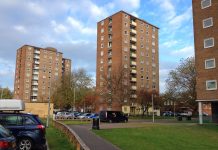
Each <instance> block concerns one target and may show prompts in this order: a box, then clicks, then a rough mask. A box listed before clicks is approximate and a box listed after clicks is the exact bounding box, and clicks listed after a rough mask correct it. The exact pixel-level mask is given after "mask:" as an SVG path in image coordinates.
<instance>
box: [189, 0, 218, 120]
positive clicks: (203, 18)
mask: <svg viewBox="0 0 218 150" xmlns="http://www.w3.org/2000/svg"><path fill="white" fill-rule="evenodd" d="M192 5H193V19H194V42H195V63H196V70H197V79H196V80H197V89H196V90H197V91H196V92H197V102H198V105H199V118H200V119H199V122H200V124H202V123H203V122H202V107H203V109H204V108H205V107H204V106H206V107H207V106H208V104H209V105H210V106H211V112H212V120H213V121H214V122H218V90H217V81H218V53H217V50H218V32H217V31H218V0H193V1H192ZM203 111H205V110H203Z"/></svg>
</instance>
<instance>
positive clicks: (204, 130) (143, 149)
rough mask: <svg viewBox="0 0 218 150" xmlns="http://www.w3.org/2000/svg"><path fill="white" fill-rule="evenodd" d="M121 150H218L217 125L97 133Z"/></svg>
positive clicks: (165, 126) (146, 128)
mask: <svg viewBox="0 0 218 150" xmlns="http://www.w3.org/2000/svg"><path fill="white" fill-rule="evenodd" d="M94 132H95V133H96V134H98V135H100V136H102V137H103V138H105V139H107V140H109V141H110V142H112V143H113V144H114V145H117V146H118V147H120V148H121V149H122V150H133V149H134V150H175V149H176V150H217V149H218V126H216V125H214V124H207V125H203V126H199V125H184V124H183V125H166V124H165V125H152V124H150V125H145V127H143V128H129V129H104V130H98V131H94Z"/></svg>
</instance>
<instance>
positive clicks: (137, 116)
mask: <svg viewBox="0 0 218 150" xmlns="http://www.w3.org/2000/svg"><path fill="white" fill-rule="evenodd" d="M154 118H155V119H175V118H174V117H168V116H154ZM129 119H152V116H146V115H144V116H142V115H135V116H129Z"/></svg>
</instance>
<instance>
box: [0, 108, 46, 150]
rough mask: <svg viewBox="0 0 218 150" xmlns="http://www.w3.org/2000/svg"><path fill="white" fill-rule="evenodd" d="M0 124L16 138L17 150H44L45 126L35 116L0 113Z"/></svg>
mask: <svg viewBox="0 0 218 150" xmlns="http://www.w3.org/2000/svg"><path fill="white" fill-rule="evenodd" d="M0 124H2V125H3V126H4V127H5V128H7V129H9V130H10V131H11V132H12V134H13V135H14V136H15V137H16V139H17V140H16V143H17V147H18V149H19V150H31V149H40V150H46V149H47V148H46V139H45V126H44V125H43V124H42V122H41V121H40V120H39V118H38V116H37V115H33V114H27V113H6V112H2V113H0Z"/></svg>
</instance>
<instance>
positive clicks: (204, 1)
mask: <svg viewBox="0 0 218 150" xmlns="http://www.w3.org/2000/svg"><path fill="white" fill-rule="evenodd" d="M210 6H211V0H201V9H204V8H207V7H210Z"/></svg>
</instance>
